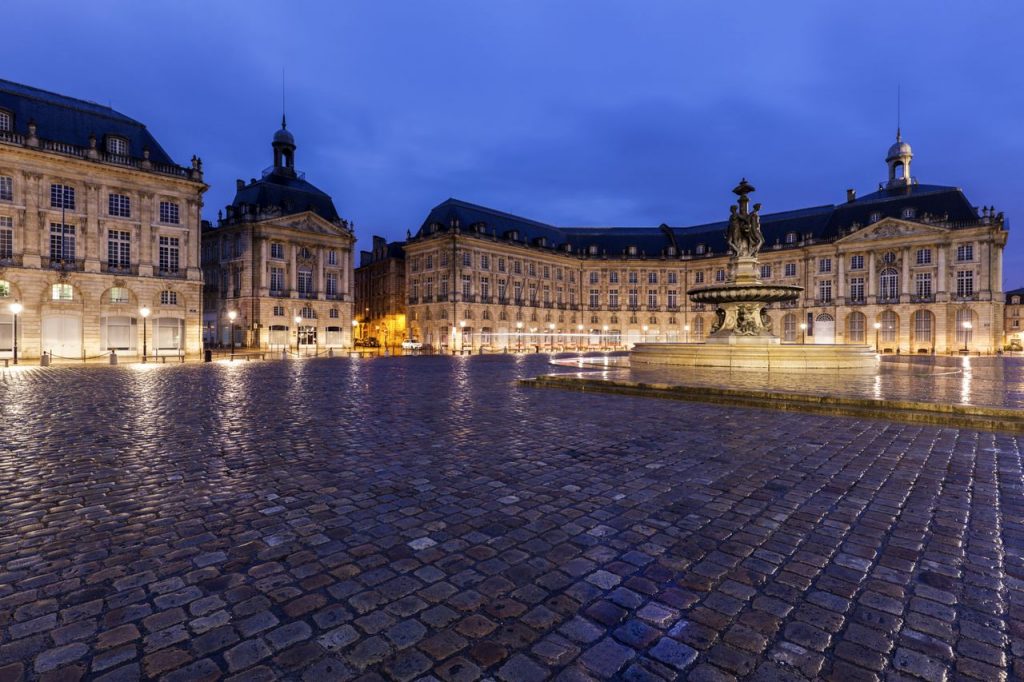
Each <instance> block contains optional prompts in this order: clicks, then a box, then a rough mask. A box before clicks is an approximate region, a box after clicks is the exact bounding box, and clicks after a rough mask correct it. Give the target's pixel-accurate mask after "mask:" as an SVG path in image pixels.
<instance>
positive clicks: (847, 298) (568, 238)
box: [405, 135, 1007, 353]
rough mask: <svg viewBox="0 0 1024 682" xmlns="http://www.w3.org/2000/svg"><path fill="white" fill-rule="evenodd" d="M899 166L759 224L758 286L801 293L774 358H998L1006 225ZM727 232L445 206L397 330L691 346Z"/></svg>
mask: <svg viewBox="0 0 1024 682" xmlns="http://www.w3.org/2000/svg"><path fill="white" fill-rule="evenodd" d="M912 158H913V153H912V150H911V148H910V145H909V144H907V143H906V142H904V141H903V140H902V139H901V138H900V136H899V135H897V140H896V143H895V144H893V145H892V146H891V147H890V149H889V152H888V154H887V157H886V164H887V166H888V171H889V177H888V180H887V181H886V182H883V183H881V184H880V186H879V189H878V190H877V191H875V192H873V193H871V194H868V195H867V196H863V197H859V198H858V197H857V196H856V193H855V192H854V191H853V190H848V191H847V200H846V201H845V202H844V203H842V204H838V205H824V206H816V207H812V208H806V209H799V210H794V211H786V212H782V213H773V214H767V215H762V216H761V226H762V230H763V232H764V236H765V244H764V246H763V247H762V249H761V253H760V273H759V274H760V277H761V280H762V281H765V282H768V283H779V284H795V285H799V286H801V287H803V293H802V295H801V297H800V299H799V300H797V301H794V302H792V303H787V304H782V305H780V304H774V305H772V306H770V307H769V309H768V311H767V312H768V314H769V317H770V318H771V324H772V327H773V328H774V331H775V333H776V334H777V335H778V336H780V337H781V338H782V340H783V342H784V343H846V344H865V345H869V346H872V347H875V348H877V349H878V350H879V351H880V352H884V353H948V352H956V351H958V350H961V349H963V348H967V349H969V350H970V351H973V352H983V353H985V352H994V351H995V350H996V349H998V348H1001V347H1002V344H1003V306H1004V300H1005V297H1004V295H1003V292H1002V261H1003V247H1004V246H1005V244H1006V239H1007V229H1006V224H1005V223H1004V219H1003V215H1002V213H998V212H996V211H995V210H994V209H992V208H983V209H982V210H980V211H979V210H978V209H977V208H976V207H974V206H972V205H971V204H970V202H969V201H968V200H967V198H966V197H965V196H964V194H963V192H962V191H961V190H960V189H959V188H956V187H948V186H939V185H926V184H919V183H918V182H917V181H916V180H915V179H914V178H913V177H912V176H911V174H910V165H911V160H912ZM761 199H762V200H766V199H767V200H770V198H769V197H761ZM724 232H725V222H721V223H714V224H709V225H699V226H695V227H670V226H668V225H661V226H659V227H656V228H617V227H610V228H607V227H606V228H588V227H578V228H565V227H555V226H552V225H547V224H544V223H539V222H536V221H533V220H528V219H525V218H520V217H517V216H513V215H509V214H506V213H502V212H499V211H494V210H491V209H488V208H484V207H481V206H475V205H473V204H468V203H465V202H462V201H458V200H455V199H450V200H448V201H445V202H444V203H442V204H440V205H439V206H437V207H435V208H434V209H433V210H432V211H431V212H430V214H429V215H428V216H427V219H426V220H425V221H424V223H423V225H422V227H421V228H420V229H419V230H418V232H417V233H416V235H415V236H414V237H413V238H412V239H410V240H409V242H407V244H406V248H405V250H406V264H407V265H406V280H407V287H408V304H409V305H408V319H409V327H410V330H411V333H412V334H415V335H418V336H420V337H421V338H422V339H423V340H424V341H425V342H426V343H428V344H430V345H431V346H432V347H433V348H435V349H444V350H466V349H472V350H473V351H477V350H484V351H487V350H492V351H503V350H517V349H523V350H527V349H530V350H533V349H535V348H542V349H547V348H551V349H575V348H583V349H594V348H623V347H627V348H628V347H630V346H632V345H633V344H634V343H637V342H640V341H681V342H689V341H701V340H703V339H704V337H705V336H706V334H708V333H709V332H710V328H711V325H712V322H713V317H714V311H713V310H710V309H708V308H705V307H703V306H701V305H698V304H693V303H691V302H690V300H689V298H688V297H687V292H688V291H689V290H690V289H691V288H692V287H696V286H701V285H705V284H710V283H714V282H723V281H725V280H726V276H727V267H728V253H727V246H726V243H725V238H724Z"/></svg>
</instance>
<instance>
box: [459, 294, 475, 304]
mask: <svg viewBox="0 0 1024 682" xmlns="http://www.w3.org/2000/svg"><path fill="white" fill-rule="evenodd" d="M462 302H463V303H476V294H462Z"/></svg>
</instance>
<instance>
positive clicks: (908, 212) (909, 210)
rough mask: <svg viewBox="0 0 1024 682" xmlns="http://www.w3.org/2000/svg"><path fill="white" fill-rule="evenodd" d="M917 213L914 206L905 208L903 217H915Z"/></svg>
mask: <svg viewBox="0 0 1024 682" xmlns="http://www.w3.org/2000/svg"><path fill="white" fill-rule="evenodd" d="M916 213H917V211H915V210H914V209H912V208H905V209H903V217H904V218H913V217H914V215H915V214H916Z"/></svg>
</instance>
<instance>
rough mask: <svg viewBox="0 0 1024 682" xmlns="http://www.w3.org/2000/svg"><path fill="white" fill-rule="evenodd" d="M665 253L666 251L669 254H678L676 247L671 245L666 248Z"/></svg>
mask: <svg viewBox="0 0 1024 682" xmlns="http://www.w3.org/2000/svg"><path fill="white" fill-rule="evenodd" d="M665 253H666V254H667V255H669V256H674V255H676V247H674V246H670V247H668V249H666V251H665Z"/></svg>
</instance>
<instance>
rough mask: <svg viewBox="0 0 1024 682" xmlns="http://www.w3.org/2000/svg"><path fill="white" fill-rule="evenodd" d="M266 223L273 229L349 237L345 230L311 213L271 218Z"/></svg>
mask: <svg viewBox="0 0 1024 682" xmlns="http://www.w3.org/2000/svg"><path fill="white" fill-rule="evenodd" d="M267 222H268V223H269V224H271V225H273V226H274V227H283V228H285V229H289V230H296V231H297V232H305V233H307V234H326V235H331V236H334V237H341V236H348V235H349V232H348V231H347V230H345V229H344V228H342V227H339V226H337V225H335V224H334V223H332V222H330V221H329V220H324V219H323V218H321V217H320V216H319V215H317V214H316V213H314V212H313V211H306V212H305V213H296V214H292V215H287V216H282V217H280V218H272V219H270V220H268V221H267Z"/></svg>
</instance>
